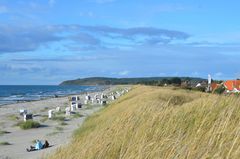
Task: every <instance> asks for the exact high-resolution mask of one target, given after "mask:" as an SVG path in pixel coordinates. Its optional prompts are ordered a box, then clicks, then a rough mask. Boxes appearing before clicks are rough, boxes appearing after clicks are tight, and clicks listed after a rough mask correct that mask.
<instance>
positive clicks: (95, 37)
mask: <svg viewBox="0 0 240 159" xmlns="http://www.w3.org/2000/svg"><path fill="white" fill-rule="evenodd" d="M239 6H240V1H237V0H230V1H226V0H211V1H209V0H201V1H200V0H198V1H197V0H169V1H166V0H165V1H164V0H131V1H130V0H71V1H66V0H14V1H12V0H0V84H58V83H60V82H61V81H63V80H68V79H76V78H83V77H91V76H107V77H149V76H194V77H204V78H207V74H211V75H212V76H213V78H214V79H234V78H240V70H239V67H238V66H239V59H240V18H239V15H240V10H239Z"/></svg>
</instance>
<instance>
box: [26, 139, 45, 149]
mask: <svg viewBox="0 0 240 159" xmlns="http://www.w3.org/2000/svg"><path fill="white" fill-rule="evenodd" d="M48 147H49V143H48V141H47V140H45V142H44V144H43V143H42V142H41V141H40V140H36V144H35V146H30V149H28V148H27V151H28V152H30V151H37V150H41V149H45V148H48Z"/></svg>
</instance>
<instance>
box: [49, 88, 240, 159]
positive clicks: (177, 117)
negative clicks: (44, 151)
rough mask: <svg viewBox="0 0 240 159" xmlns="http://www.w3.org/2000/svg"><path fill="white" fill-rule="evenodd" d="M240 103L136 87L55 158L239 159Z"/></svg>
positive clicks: (87, 124)
mask: <svg viewBox="0 0 240 159" xmlns="http://www.w3.org/2000/svg"><path fill="white" fill-rule="evenodd" d="M239 137H240V100H239V99H237V98H235V97H223V96H217V95H210V94H202V93H198V92H187V91H184V90H171V89H164V88H157V87H145V86H136V87H135V88H134V89H133V90H132V91H130V92H129V93H128V94H127V95H125V96H123V97H121V98H120V99H119V100H117V101H116V102H115V103H113V104H112V105H110V106H109V107H107V108H105V109H103V110H102V111H100V112H98V113H96V114H95V115H93V116H92V117H90V118H88V119H87V120H86V122H85V123H84V125H83V126H82V127H81V128H80V129H79V130H78V131H77V132H76V135H75V136H74V140H73V142H72V144H70V145H69V146H68V147H66V148H65V149H60V150H58V152H57V153H55V154H54V155H53V156H51V157H50V158H53V159H59V158H72V159H75V158H79V159H80V158H84V159H85V158H104V159H107V158H109V159H112V158H132V159H136V158H164V159H165V158H193V159H195V158H239V156H240V138H239Z"/></svg>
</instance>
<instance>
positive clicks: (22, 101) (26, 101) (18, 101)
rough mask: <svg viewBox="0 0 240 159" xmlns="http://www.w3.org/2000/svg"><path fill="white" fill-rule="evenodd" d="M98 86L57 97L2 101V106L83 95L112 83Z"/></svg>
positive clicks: (0, 105) (0, 104)
mask: <svg viewBox="0 0 240 159" xmlns="http://www.w3.org/2000/svg"><path fill="white" fill-rule="evenodd" d="M88 87H93V86H90V85H89V86H88ZM97 87H98V89H95V90H90V91H89V90H82V91H81V92H79V93H70V94H64V95H57V94H55V95H56V96H57V97H56V96H47V97H40V99H37V100H16V101H11V100H9V101H10V102H12V103H6V104H2V103H1V102H0V108H1V107H2V106H6V105H12V104H19V103H28V102H36V101H42V100H47V99H51V98H63V97H68V96H74V95H81V94H85V93H88V92H89V93H90V92H97V91H104V90H105V89H108V88H109V87H111V85H102V86H97Z"/></svg>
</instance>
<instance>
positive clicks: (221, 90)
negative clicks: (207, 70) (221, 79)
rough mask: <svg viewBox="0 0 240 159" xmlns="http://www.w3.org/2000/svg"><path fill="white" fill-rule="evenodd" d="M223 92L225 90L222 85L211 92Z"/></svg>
mask: <svg viewBox="0 0 240 159" xmlns="http://www.w3.org/2000/svg"><path fill="white" fill-rule="evenodd" d="M223 92H225V87H224V86H220V87H218V88H216V89H215V90H214V91H213V93H216V94H222V93H223Z"/></svg>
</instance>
